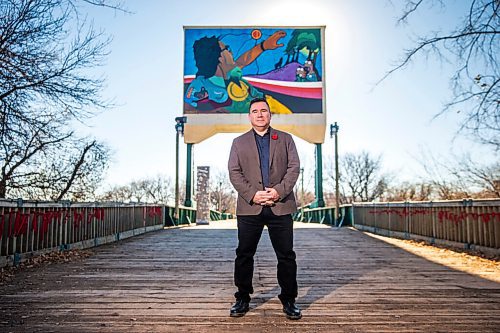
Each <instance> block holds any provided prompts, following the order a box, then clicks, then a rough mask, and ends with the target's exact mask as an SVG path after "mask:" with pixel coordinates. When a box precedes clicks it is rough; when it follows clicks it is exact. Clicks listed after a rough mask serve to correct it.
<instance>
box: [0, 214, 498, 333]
mask: <svg viewBox="0 0 500 333" xmlns="http://www.w3.org/2000/svg"><path fill="white" fill-rule="evenodd" d="M295 226H296V229H295V251H296V253H297V261H298V267H299V272H298V282H299V297H298V299H297V303H298V304H299V306H300V307H301V308H302V309H303V319H302V320H300V321H289V320H287V319H286V318H285V316H284V314H283V313H282V312H281V306H280V302H279V300H278V298H277V295H278V293H279V289H278V287H277V282H276V269H275V266H276V259H275V256H274V252H273V250H272V247H271V243H270V240H269V237H268V235H267V232H264V234H263V237H262V239H261V242H260V244H259V249H258V251H257V255H256V258H255V273H254V287H255V293H254V295H252V296H253V299H252V302H251V304H250V307H251V309H250V312H248V314H247V315H246V316H245V317H242V318H230V317H229V307H230V306H231V303H232V302H233V300H234V299H233V293H234V291H235V290H234V287H233V279H232V272H233V260H234V249H235V247H236V229H235V222H234V221H232V222H212V223H211V225H210V226H196V227H186V228H174V229H168V230H163V231H158V232H153V233H148V234H144V235H141V236H138V237H135V238H132V239H127V240H124V241H120V242H118V243H114V244H110V245H105V246H101V247H99V248H96V249H94V255H92V256H91V257H90V258H87V259H85V260H83V261H79V262H71V263H67V264H57V265H48V266H44V267H41V268H37V269H34V270H26V271H24V272H21V273H20V274H19V275H18V276H17V277H16V280H15V281H14V283H12V284H10V285H4V286H0V295H1V296H0V331H2V332H124V331H127V332H299V331H300V332H498V329H499V327H500V284H499V283H498V282H495V281H492V280H489V279H485V278H481V277H478V276H475V275H472V274H467V273H464V272H461V271H459V270H456V269H452V268H449V267H447V266H445V265H440V264H437V263H434V262H432V261H430V260H427V259H425V258H423V257H420V256H417V255H414V254H411V253H409V252H407V251H405V250H403V249H401V248H399V247H397V246H395V245H393V244H390V243H388V242H384V241H382V240H381V239H380V238H374V237H370V236H368V235H366V234H364V233H362V232H359V231H356V230H354V229H350V228H342V229H337V228H330V227H328V226H323V225H308V224H303V223H296V225H295ZM436 251H439V250H436ZM466 264H467V263H464V265H466ZM496 268H498V266H497V267H496ZM497 272H498V270H496V269H494V270H493V271H491V272H483V276H488V274H490V273H491V276H492V278H493V280H495V279H496V281H498V280H499V279H500V277H499V276H498V274H496V273H497Z"/></svg>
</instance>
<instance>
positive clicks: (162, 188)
mask: <svg viewBox="0 0 500 333" xmlns="http://www.w3.org/2000/svg"><path fill="white" fill-rule="evenodd" d="M99 199H100V200H104V201H121V202H130V201H136V202H148V203H157V204H168V203H172V201H173V199H174V190H173V188H172V180H171V179H170V178H168V177H165V176H162V175H157V176H156V177H153V178H144V179H139V180H134V181H132V182H130V183H129V184H127V185H123V186H115V187H113V188H112V189H110V190H108V191H106V192H105V193H104V194H103V195H102V196H100V197H99Z"/></svg>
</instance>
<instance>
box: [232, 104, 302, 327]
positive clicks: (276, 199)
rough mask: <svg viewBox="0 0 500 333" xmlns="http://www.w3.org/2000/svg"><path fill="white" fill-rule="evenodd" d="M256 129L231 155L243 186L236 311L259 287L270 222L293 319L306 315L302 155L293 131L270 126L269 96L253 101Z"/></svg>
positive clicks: (236, 181)
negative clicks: (300, 244) (297, 224)
mask: <svg viewBox="0 0 500 333" xmlns="http://www.w3.org/2000/svg"><path fill="white" fill-rule="evenodd" d="M248 118H249V119H250V123H251V124H252V130H250V131H248V132H247V133H245V134H243V135H241V136H239V137H237V138H236V139H235V140H234V141H233V145H232V147H231V153H230V156H229V162H228V169H229V179H230V180H231V183H232V184H233V186H234V188H235V189H236V191H237V192H238V202H237V208H236V215H237V219H238V248H237V249H236V260H235V265H234V282H235V285H236V287H237V288H238V291H237V292H236V293H235V297H236V303H235V304H234V305H233V306H232V307H231V310H230V315H231V317H240V316H243V315H245V313H246V312H247V311H248V309H249V302H250V294H252V293H253V286H252V276H253V263H254V260H253V257H254V254H255V251H256V250H257V244H258V243H259V239H260V236H261V234H262V230H263V228H264V226H265V225H266V226H267V228H268V231H269V237H270V238H271V242H272V245H273V248H274V252H275V253H276V257H277V258H278V283H279V285H280V287H281V293H280V295H279V296H278V297H279V299H280V301H281V303H282V304H283V312H284V313H285V314H286V316H287V318H288V319H300V318H301V317H302V314H301V311H300V309H299V308H298V307H297V306H296V305H295V298H296V297H297V264H296V262H295V252H294V251H293V220H292V216H291V214H292V213H293V212H295V211H296V210H297V204H296V202H295V196H294V194H293V187H294V185H295V183H296V181H297V178H298V177H299V171H300V161H299V156H298V154H297V149H296V148H295V143H294V142H293V139H292V136H291V135H290V134H288V133H285V132H281V131H278V130H275V129H274V128H271V127H270V123H271V111H270V108H269V104H268V103H267V101H266V99H265V98H256V99H254V100H252V101H251V102H250V112H249V115H248Z"/></svg>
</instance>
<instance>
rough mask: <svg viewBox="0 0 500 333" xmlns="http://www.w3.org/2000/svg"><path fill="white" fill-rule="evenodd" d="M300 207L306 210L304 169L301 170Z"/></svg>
mask: <svg viewBox="0 0 500 333" xmlns="http://www.w3.org/2000/svg"><path fill="white" fill-rule="evenodd" d="M300 187H301V188H300V206H301V207H302V209H304V201H305V200H304V168H300Z"/></svg>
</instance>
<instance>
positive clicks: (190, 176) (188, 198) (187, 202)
mask: <svg viewBox="0 0 500 333" xmlns="http://www.w3.org/2000/svg"><path fill="white" fill-rule="evenodd" d="M192 156H193V144H192V143H188V144H187V158H186V199H185V200H184V206H186V207H192V206H193V202H192V201H191V194H192V193H193V191H192V185H191V184H192V180H193V171H192V169H191V168H192V164H193V162H192Z"/></svg>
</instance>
